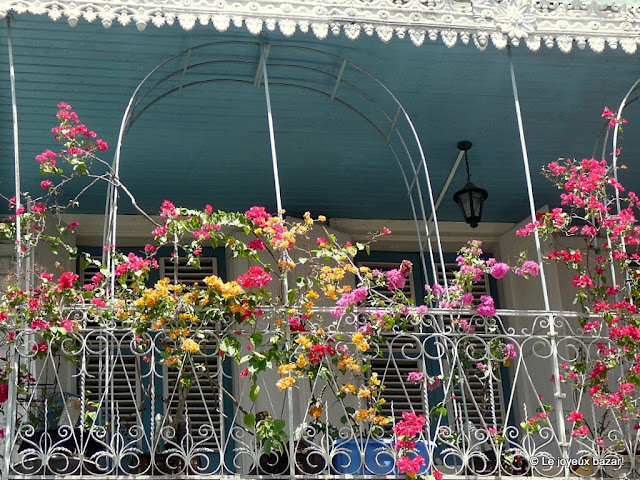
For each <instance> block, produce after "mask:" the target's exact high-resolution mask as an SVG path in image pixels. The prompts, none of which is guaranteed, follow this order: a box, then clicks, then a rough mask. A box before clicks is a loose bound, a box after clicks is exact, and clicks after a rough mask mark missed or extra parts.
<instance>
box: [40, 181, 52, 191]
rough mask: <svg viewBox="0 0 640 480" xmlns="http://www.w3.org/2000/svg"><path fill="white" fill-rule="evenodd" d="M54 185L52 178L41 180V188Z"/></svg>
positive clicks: (44, 188)
mask: <svg viewBox="0 0 640 480" xmlns="http://www.w3.org/2000/svg"><path fill="white" fill-rule="evenodd" d="M52 185H53V182H52V181H51V180H42V181H41V182H40V188H42V189H43V190H46V189H47V188H49V187H50V186H52Z"/></svg>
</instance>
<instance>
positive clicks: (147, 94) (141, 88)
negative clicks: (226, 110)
mask: <svg viewBox="0 0 640 480" xmlns="http://www.w3.org/2000/svg"><path fill="white" fill-rule="evenodd" d="M220 46H249V47H252V48H253V47H261V59H260V61H259V63H258V64H256V63H255V62H243V61H238V60H227V62H232V63H243V64H250V63H252V64H254V65H256V66H257V67H258V68H257V69H256V76H255V77H254V78H251V79H244V76H242V77H238V75H235V76H234V75H233V74H229V73H228V72H224V73H223V74H222V75H221V76H222V77H224V78H219V77H218V76H217V74H216V78H211V79H209V80H199V81H194V82H188V81H184V82H183V81H182V80H183V78H182V77H181V81H180V82H179V87H175V88H170V89H169V90H167V91H165V92H164V93H161V94H158V92H157V91H156V89H160V88H162V87H163V85H162V84H163V82H165V81H167V80H168V79H170V78H172V77H173V76H176V75H180V76H182V75H183V74H184V75H185V76H186V75H187V74H188V72H189V71H190V70H191V69H194V68H198V67H199V66H202V65H208V64H212V63H224V62H225V61H215V62H209V61H206V62H203V63H196V62H191V63H189V62H187V63H185V62H184V60H183V61H182V62H180V59H181V57H183V56H185V55H190V56H191V58H193V55H194V54H195V52H197V51H200V50H202V49H204V48H208V47H220ZM265 48H270V51H271V53H273V51H274V50H275V49H276V48H277V49H279V50H285V51H286V50H288V49H289V50H295V51H297V52H299V51H302V52H305V56H304V58H305V60H304V61H301V62H299V63H298V64H295V62H292V63H289V64H278V63H276V62H273V63H272V62H270V63H269V70H270V71H272V70H273V69H274V68H295V69H303V70H304V71H310V72H313V73H315V74H319V75H324V76H326V77H329V78H333V79H334V83H333V85H332V87H330V88H331V90H329V91H327V92H325V91H321V90H318V89H317V88H314V87H313V86H307V85H304V84H300V83H295V82H292V83H287V82H273V81H272V82H270V83H269V79H268V78H267V80H266V83H267V85H265V87H266V91H265V94H266V96H267V102H268V104H270V100H269V92H268V89H269V88H270V87H273V86H276V85H277V86H287V87H299V88H303V89H306V90H308V91H310V92H314V93H320V94H322V95H325V96H327V97H328V98H329V99H333V100H336V101H338V102H340V103H341V104H343V105H344V106H346V107H347V108H350V109H351V110H352V111H354V112H355V113H357V114H359V115H360V117H361V118H363V119H364V120H365V121H367V122H368V123H369V124H370V125H371V126H372V127H374V129H375V130H376V131H377V132H378V134H380V135H381V137H382V138H383V140H384V141H385V144H387V146H388V147H389V148H390V149H392V142H401V144H402V148H401V150H404V151H405V152H406V155H407V157H408V159H409V163H410V165H411V169H412V170H413V178H414V182H413V185H409V186H408V185H406V183H407V182H406V181H405V187H407V194H408V195H409V196H411V195H413V194H412V191H413V190H414V188H415V194H416V196H417V199H418V201H419V204H420V213H421V215H420V217H421V219H420V221H422V222H423V224H424V227H421V226H420V222H419V218H418V217H419V215H418V212H417V209H416V206H417V205H416V204H415V203H413V204H412V207H411V208H412V214H413V217H414V222H415V224H416V229H417V230H418V231H419V230H422V229H423V228H424V231H425V237H422V238H429V237H430V236H431V235H432V233H431V232H430V231H429V230H430V229H429V226H428V222H427V214H426V211H427V208H426V205H425V204H426V203H427V202H428V204H429V205H430V208H431V212H432V213H431V215H432V216H433V220H434V223H433V232H434V233H435V237H436V238H435V239H436V242H437V244H438V248H437V250H438V254H439V258H438V261H437V262H436V259H435V258H434V252H433V249H432V244H431V242H426V243H423V242H422V238H421V236H419V252H420V255H421V259H422V262H423V268H424V270H425V274H426V275H428V271H427V269H426V268H425V267H426V265H425V264H426V261H425V260H424V253H425V250H426V248H428V249H429V255H430V259H431V262H430V263H431V265H430V267H431V270H432V273H433V277H434V278H437V275H436V270H437V268H436V263H439V264H440V269H441V270H442V272H443V274H444V271H445V265H444V256H443V251H442V247H441V245H442V244H441V237H440V232H439V228H438V223H437V213H436V211H435V205H436V203H435V201H434V195H433V190H432V187H431V179H430V175H429V170H428V165H427V161H426V157H425V155H424V151H423V148H422V145H421V144H420V140H419V138H418V135H417V132H416V129H415V127H414V126H413V124H412V122H411V119H410V117H409V115H408V113H407V112H406V110H405V109H404V107H403V106H402V104H401V103H400V102H399V101H398V99H397V98H396V97H395V96H394V95H393V94H392V93H391V91H390V90H389V88H387V87H386V86H385V85H384V84H383V83H382V82H381V81H380V80H378V79H377V78H376V77H375V76H374V75H372V74H371V73H369V72H368V71H366V70H364V69H363V68H361V67H359V66H358V65H355V64H353V63H351V62H349V61H348V60H346V59H344V58H343V57H340V56H338V55H335V54H332V53H329V52H326V51H322V50H318V49H315V48H310V47H302V46H292V45H269V46H266V45H261V44H260V43H257V42H243V41H223V42H211V43H206V44H202V45H198V46H195V47H191V48H189V49H185V50H183V51H182V52H180V53H178V54H176V55H174V56H172V57H170V58H169V59H167V60H165V61H164V62H162V63H160V64H159V65H158V66H156V67H155V68H154V69H153V70H151V71H150V72H149V73H148V74H147V75H146V76H145V77H144V79H143V80H142V81H141V82H140V84H139V85H138V86H137V87H136V89H135V90H134V92H133V94H132V96H131V98H130V100H129V102H128V104H127V107H126V109H125V111H124V114H123V117H122V121H121V125H120V131H119V134H118V140H117V143H116V150H115V154H114V159H113V164H112V170H113V176H114V181H113V185H112V186H111V187H110V189H109V195H108V199H107V205H106V211H105V214H106V215H105V217H106V220H107V222H106V224H105V227H104V239H105V241H104V244H105V245H107V246H110V245H114V244H115V243H116V242H115V240H116V233H117V215H116V212H117V204H118V192H117V191H118V186H119V171H120V160H121V148H122V144H123V141H124V137H125V136H126V134H127V132H128V130H129V129H130V128H131V126H132V125H133V123H135V121H136V120H137V119H138V118H139V117H140V115H142V114H143V113H144V112H145V111H146V109H147V108H149V106H150V105H152V104H153V103H155V102H156V101H159V100H160V99H161V98H164V97H165V96H167V95H169V94H171V93H172V92H174V91H179V90H180V89H182V90H184V89H185V88H187V87H189V86H193V85H198V84H203V83H213V82H218V81H235V82H239V83H246V84H251V83H253V84H254V85H255V83H256V78H260V77H262V78H264V77H265V73H267V72H266V55H265ZM313 55H316V56H321V57H322V58H327V57H328V58H330V59H331V63H332V64H334V65H335V64H336V63H338V64H339V65H341V66H340V71H339V72H338V74H331V73H329V72H327V71H325V70H322V69H319V68H317V67H315V65H316V64H314V66H313V67H310V66H308V64H307V65H305V64H304V63H303V62H308V60H307V59H308V58H313V57H312V56H313ZM272 56H273V55H272ZM172 62H173V63H175V64H176V66H175V69H174V71H173V72H171V73H168V74H166V73H163V72H162V70H163V69H165V67H168V68H169V69H171V68H173V66H172V65H170V64H171V63H172ZM260 67H262V68H260ZM346 69H353V70H355V72H356V73H358V74H360V75H363V76H364V77H366V78H367V79H368V80H370V81H372V82H373V85H372V86H371V87H369V88H380V89H382V90H383V92H381V93H382V95H385V94H386V96H388V97H389V98H391V100H392V101H393V105H394V109H393V113H390V114H388V113H387V111H386V110H385V108H383V107H382V106H381V105H380V104H379V103H378V102H377V101H376V100H375V99H374V98H372V96H371V95H369V94H368V92H367V91H365V90H364V88H362V89H361V88H359V85H360V83H358V85H355V84H353V83H350V82H348V81H346V80H345V79H344V77H343V75H344V73H345V71H346ZM157 73H159V74H160V75H163V77H162V78H160V79H159V80H158V78H157V75H156V74H157ZM225 75H226V77H225ZM259 81H260V80H258V82H259ZM173 85H174V86H175V85H176V83H174V84H173ZM337 87H340V91H341V93H342V95H341V97H345V95H347V94H353V92H355V95H359V96H360V99H361V100H362V99H364V100H365V102H366V105H369V107H373V110H372V111H371V112H370V114H371V115H373V114H375V115H376V116H382V117H381V118H379V119H378V123H379V122H384V124H385V126H384V127H383V126H382V125H378V123H376V122H377V121H376V120H374V119H373V117H370V116H369V115H368V113H367V112H364V111H361V110H360V109H359V108H357V107H356V106H354V105H351V104H350V103H349V101H348V100H346V99H343V98H339V97H338V96H337V89H338V88H337ZM343 89H344V90H343ZM147 99H150V100H148V101H146V100H147ZM143 100H145V102H144V103H143ZM267 110H268V112H267V114H268V117H269V110H270V105H267ZM367 111H369V110H367ZM401 120H404V122H401ZM272 122H273V117H272V114H271V125H270V137H271V138H270V140H273V141H272V142H271V147H272V164H273V166H274V184H276V190H279V188H280V187H279V180H278V172H277V152H276V151H275V135H273V124H272ZM401 123H402V124H403V125H400V124H401ZM407 125H408V129H409V132H408V134H407V137H408V138H412V143H413V142H415V146H412V149H413V148H415V147H416V146H417V151H418V158H416V161H415V162H414V161H413V159H412V155H411V151H410V149H409V147H408V144H407V142H406V141H405V138H404V137H403V134H402V131H401V130H400V128H401V127H402V128H404V129H405V130H406V126H407ZM394 134H395V135H394ZM394 156H395V154H394ZM397 160H398V158H397ZM398 163H399V164H400V165H401V164H402V162H401V161H399V160H398ZM401 170H402V171H403V172H404V169H402V167H401ZM420 170H424V175H422V172H420ZM403 175H404V176H405V178H406V173H403ZM419 177H421V178H422V180H421V181H418V178H419ZM423 182H424V183H426V185H420V183H423ZM423 191H424V193H426V195H424V194H423ZM425 196H426V197H427V198H428V200H427V198H424V197H425ZM276 197H277V198H279V197H280V192H278V191H277V192H276ZM411 201H412V202H414V199H413V198H411ZM277 203H278V209H279V210H281V208H282V207H281V205H282V201H281V199H280V200H277ZM105 255H106V257H107V260H109V263H108V266H109V267H110V268H112V267H113V264H112V259H111V258H110V251H107V252H106V254H105ZM445 279H446V276H445ZM445 281H446V280H445Z"/></svg>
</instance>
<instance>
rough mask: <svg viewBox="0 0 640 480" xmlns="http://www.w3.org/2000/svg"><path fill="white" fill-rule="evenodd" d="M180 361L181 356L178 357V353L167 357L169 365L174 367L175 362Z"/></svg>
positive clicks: (166, 361)
mask: <svg viewBox="0 0 640 480" xmlns="http://www.w3.org/2000/svg"><path fill="white" fill-rule="evenodd" d="M179 362H180V357H178V356H177V355H171V356H169V357H167V359H166V360H165V363H166V364H167V367H173V366H174V365H175V364H177V363H179Z"/></svg>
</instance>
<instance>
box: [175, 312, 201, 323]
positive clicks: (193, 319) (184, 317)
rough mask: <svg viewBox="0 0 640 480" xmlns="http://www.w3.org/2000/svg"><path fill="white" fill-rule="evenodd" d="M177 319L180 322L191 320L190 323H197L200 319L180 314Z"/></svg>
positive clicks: (187, 314)
mask: <svg viewBox="0 0 640 480" xmlns="http://www.w3.org/2000/svg"><path fill="white" fill-rule="evenodd" d="M179 317H180V318H181V319H182V320H191V321H192V322H197V321H199V320H200V319H199V318H198V317H196V316H195V315H194V314H193V313H181V314H180V315H179Z"/></svg>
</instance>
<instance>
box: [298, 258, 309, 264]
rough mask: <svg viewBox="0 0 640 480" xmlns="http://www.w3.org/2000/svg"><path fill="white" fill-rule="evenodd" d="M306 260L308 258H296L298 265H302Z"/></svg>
mask: <svg viewBox="0 0 640 480" xmlns="http://www.w3.org/2000/svg"><path fill="white" fill-rule="evenodd" d="M308 260H309V259H308V258H306V257H302V258H299V259H298V261H299V262H300V265H304V264H305V263H307V261H308Z"/></svg>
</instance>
